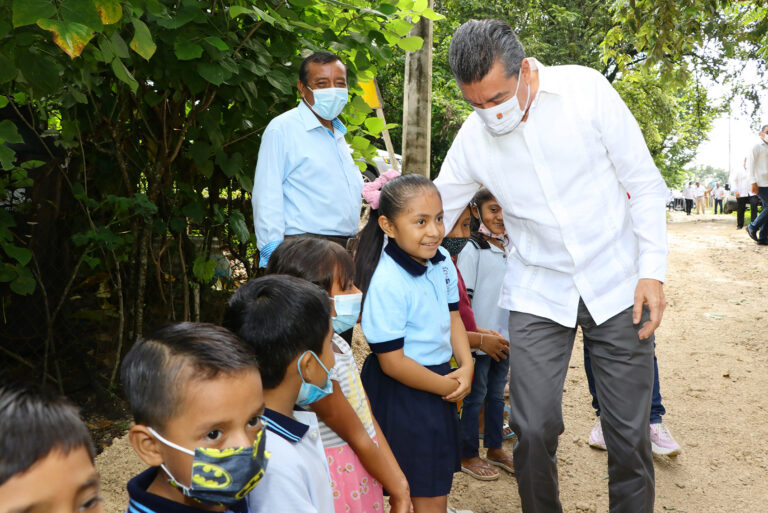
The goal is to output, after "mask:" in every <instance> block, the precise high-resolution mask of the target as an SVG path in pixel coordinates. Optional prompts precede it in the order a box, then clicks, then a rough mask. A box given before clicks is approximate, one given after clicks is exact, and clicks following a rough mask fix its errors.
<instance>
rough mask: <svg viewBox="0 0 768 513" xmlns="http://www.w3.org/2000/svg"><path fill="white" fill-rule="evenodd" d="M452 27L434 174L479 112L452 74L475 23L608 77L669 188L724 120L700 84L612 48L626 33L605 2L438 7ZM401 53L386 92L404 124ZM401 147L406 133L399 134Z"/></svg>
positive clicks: (440, 34) (443, 1) (447, 3)
mask: <svg viewBox="0 0 768 513" xmlns="http://www.w3.org/2000/svg"><path fill="white" fill-rule="evenodd" d="M435 8H436V10H437V11H439V12H441V13H443V14H444V15H445V17H446V21H444V22H441V23H437V24H435V27H434V30H435V37H434V39H435V44H434V57H433V86H432V87H433V97H432V102H433V103H432V123H433V125H432V141H431V145H432V174H433V176H434V175H437V173H438V172H439V169H440V166H441V165H442V162H443V159H444V158H445V154H446V152H447V151H448V148H449V147H450V145H451V142H452V141H453V138H454V136H455V134H456V132H457V131H458V129H459V128H460V127H461V124H462V122H463V121H464V119H465V118H466V116H467V115H469V113H470V112H472V109H471V108H470V107H469V106H468V105H467V103H466V102H465V101H464V99H463V98H462V95H461V92H460V90H459V89H458V87H457V86H456V83H455V80H454V79H453V77H452V75H451V72H450V69H449V67H448V50H449V47H450V42H451V35H452V34H453V31H454V30H455V29H456V28H457V27H458V26H459V25H460V24H461V23H463V22H464V21H466V20H467V19H470V18H498V19H502V20H504V21H506V22H507V23H509V24H510V25H511V26H512V27H513V28H514V29H515V31H516V33H517V34H518V36H519V38H520V40H521V42H522V43H523V46H524V47H525V49H526V53H527V54H528V55H530V56H534V57H536V58H538V59H539V60H540V61H541V62H542V63H544V64H545V65H561V64H580V65H583V66H588V67H591V68H593V69H596V70H598V71H600V72H601V73H602V74H603V75H604V76H605V77H606V78H607V79H608V80H609V81H610V82H612V83H613V85H614V87H616V89H617V90H618V91H619V93H620V94H621V95H622V97H623V99H624V101H625V102H626V103H627V105H628V106H629V108H630V110H631V111H632V113H633V114H634V116H635V118H636V119H637V121H638V123H639V124H640V127H641V129H642V131H643V135H644V136H645V139H646V143H647V144H648V147H649V149H650V151H651V154H652V156H653V158H654V161H655V162H656V165H657V166H658V167H659V170H660V171H661V173H662V175H663V176H664V178H665V180H666V181H667V183H668V185H670V186H671V185H675V184H677V183H679V182H680V180H682V179H683V178H684V171H683V167H684V166H685V165H686V164H687V163H688V162H690V161H691V160H692V159H693V157H694V156H695V153H696V149H697V148H698V145H699V144H700V142H702V141H703V140H704V139H705V138H706V134H707V133H708V131H709V129H710V128H711V124H712V120H713V119H714V117H715V116H716V115H717V114H718V113H719V112H720V110H719V108H718V106H716V105H713V101H712V100H711V99H710V98H708V97H707V94H706V90H705V88H703V87H702V86H701V85H700V84H699V82H698V80H697V79H696V78H695V77H694V76H671V75H669V74H664V73H663V70H662V69H661V68H660V66H659V65H658V64H657V65H655V66H652V65H646V66H641V65H640V64H641V63H643V62H644V61H646V60H647V58H646V55H645V54H643V53H642V52H640V51H639V50H638V49H637V48H635V47H634V46H633V45H632V44H631V43H629V42H627V41H615V42H614V43H611V48H612V51H611V52H605V51H604V47H605V44H604V41H608V40H609V39H610V37H612V36H611V34H614V33H615V31H617V30H623V29H622V28H621V27H617V25H616V21H615V20H616V16H619V13H620V10H617V9H618V7H616V6H614V5H613V4H610V3H606V2H602V1H600V0H586V1H585V0H512V1H502V0H492V1H482V0H438V1H437V2H436V7H435ZM403 55H404V54H402V53H399V54H398V55H397V57H396V58H395V59H393V60H392V61H391V63H390V64H389V65H388V66H387V67H386V69H385V72H384V74H383V77H380V80H379V86H380V88H381V90H382V94H383V96H384V98H385V104H386V105H385V108H386V111H387V117H388V119H390V120H400V119H402V91H403V71H402V70H403V66H404V58H403ZM392 133H393V140H394V141H395V145H396V147H398V146H399V145H400V137H401V133H400V130H393V131H392Z"/></svg>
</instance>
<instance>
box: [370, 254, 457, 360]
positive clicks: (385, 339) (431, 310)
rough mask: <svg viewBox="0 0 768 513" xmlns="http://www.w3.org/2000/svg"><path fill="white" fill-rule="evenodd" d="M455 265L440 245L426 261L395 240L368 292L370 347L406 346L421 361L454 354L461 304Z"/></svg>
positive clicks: (382, 350)
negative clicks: (455, 314)
mask: <svg viewBox="0 0 768 513" xmlns="http://www.w3.org/2000/svg"><path fill="white" fill-rule="evenodd" d="M458 280H459V279H458V275H457V273H456V267H455V266H454V265H453V262H451V260H450V257H449V256H448V252H447V251H446V250H445V249H443V248H439V249H438V253H437V254H436V255H435V256H434V257H432V258H431V259H429V260H427V264H426V265H422V264H420V263H418V262H416V261H415V260H414V259H413V258H411V257H410V256H408V254H407V253H405V251H403V250H402V249H401V248H400V247H399V246H397V244H395V243H394V242H393V241H392V240H390V241H389V242H388V243H387V245H386V246H385V247H384V251H382V253H381V258H380V260H379V264H378V266H377V267H376V271H375V272H374V273H373V277H372V278H371V284H370V285H369V287H368V292H367V293H366V295H365V304H364V306H363V318H362V328H363V333H364V334H365V338H366V339H367V340H368V344H369V345H370V346H371V351H373V352H374V353H386V352H390V351H396V350H397V349H400V348H402V349H403V353H404V354H405V356H407V357H409V358H412V359H413V360H416V361H417V362H418V363H420V364H421V365H439V364H441V363H446V362H447V361H449V360H450V359H451V356H452V354H453V349H452V347H451V314H450V312H451V311H455V310H458V309H459V287H458Z"/></svg>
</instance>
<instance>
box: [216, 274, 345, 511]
mask: <svg viewBox="0 0 768 513" xmlns="http://www.w3.org/2000/svg"><path fill="white" fill-rule="evenodd" d="M224 326H225V327H227V328H229V329H231V330H232V331H234V332H235V333H237V334H238V335H239V336H240V337H241V338H242V339H243V340H244V341H245V342H246V343H247V344H248V345H249V346H251V348H252V349H253V350H254V352H255V353H256V358H257V360H258V362H259V368H260V371H261V379H262V383H263V386H264V402H265V404H266V409H265V410H264V417H265V419H266V431H267V434H268V435H269V436H268V437H267V447H266V450H267V452H268V453H270V454H271V457H270V465H269V470H268V471H267V473H266V474H265V476H264V479H263V482H262V483H261V484H259V486H257V487H256V488H255V489H254V490H253V491H252V492H251V493H250V494H249V495H248V506H249V509H250V513H261V512H270V513H272V512H277V511H291V512H302V513H315V512H318V513H326V512H330V511H333V496H332V493H331V479H330V475H329V474H328V464H327V463H326V459H325V453H324V452H323V445H322V441H321V439H320V429H319V427H318V424H317V416H316V415H315V414H314V413H312V412H310V411H304V410H303V409H301V408H299V409H298V410H297V406H296V405H299V406H309V405H311V404H313V403H314V402H316V401H319V400H320V399H322V398H323V397H326V396H328V395H329V394H330V393H331V392H332V391H333V385H332V382H331V375H330V371H329V369H331V368H332V367H333V365H334V356H333V350H332V349H331V336H332V334H333V330H332V329H331V304H330V299H329V298H328V294H327V293H326V292H325V291H324V290H322V289H321V288H320V287H318V286H317V285H314V284H312V283H309V282H308V281H305V280H301V279H299V278H294V277H293V276H282V275H279V276H278V275H274V276H264V277H262V278H259V279H256V280H251V281H249V282H247V283H245V284H244V285H243V286H241V287H240V288H239V289H237V291H235V293H234V294H233V295H232V298H231V299H230V300H229V304H228V305H227V309H226V311H225V313H224Z"/></svg>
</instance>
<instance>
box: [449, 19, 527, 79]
mask: <svg viewBox="0 0 768 513" xmlns="http://www.w3.org/2000/svg"><path fill="white" fill-rule="evenodd" d="M524 58H525V50H523V45H521V44H520V40H518V39H517V35H516V34H515V31H514V30H512V27H510V26H509V25H508V24H507V23H505V22H503V21H501V20H494V19H487V20H469V21H467V22H465V23H463V24H462V25H461V26H460V27H459V28H458V29H456V32H455V33H454V34H453V39H452V41H451V48H450V50H449V53H448V62H449V63H450V65H451V72H452V73H453V76H454V77H456V81H458V82H459V83H460V84H471V83H472V82H477V81H478V80H481V79H482V78H483V77H484V76H485V75H487V74H488V72H489V71H490V70H491V67H492V66H493V65H494V63H495V62H496V61H497V60H501V62H502V63H503V64H504V68H505V69H506V72H507V77H511V76H512V75H517V74H518V73H519V72H520V63H521V62H522V60H523V59H524Z"/></svg>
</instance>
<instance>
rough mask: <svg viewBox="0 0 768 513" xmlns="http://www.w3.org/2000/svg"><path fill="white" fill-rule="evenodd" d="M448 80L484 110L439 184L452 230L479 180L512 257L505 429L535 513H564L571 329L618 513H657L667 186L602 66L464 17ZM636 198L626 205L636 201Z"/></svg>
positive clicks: (506, 302) (471, 122) (524, 496)
mask: <svg viewBox="0 0 768 513" xmlns="http://www.w3.org/2000/svg"><path fill="white" fill-rule="evenodd" d="M449 60H450V66H451V71H452V72H453V75H454V77H455V78H456V81H457V83H458V85H459V88H460V89H461V91H462V93H463V95H464V98H465V99H466V101H467V102H468V103H469V104H470V105H471V106H472V107H473V108H474V109H475V112H474V113H472V114H470V115H469V117H468V118H467V119H466V121H465V122H464V124H463V125H462V127H461V129H460V130H459V133H458V134H457V136H456V138H455V140H454V141H453V144H452V146H451V148H450V150H449V151H448V154H447V156H446V159H445V162H444V163H443V166H442V169H441V171H440V175H439V176H438V178H437V179H436V180H435V183H436V185H437V187H438V189H439V190H440V193H441V195H442V199H443V207H444V209H445V224H446V226H451V225H452V224H453V223H454V222H455V220H456V218H457V217H458V216H459V215H460V214H461V212H462V211H463V210H464V208H465V207H466V205H467V203H468V202H469V200H470V199H471V198H472V196H473V194H474V193H475V192H477V191H478V190H479V189H480V187H481V184H482V186H485V187H487V188H488V189H489V190H490V191H491V192H492V193H493V195H494V196H495V197H496V199H497V200H498V202H499V204H500V205H501V207H502V209H503V217H504V225H505V226H506V228H507V234H508V236H509V239H510V242H511V244H512V247H514V251H512V252H510V254H509V256H508V257H507V267H506V273H505V276H504V280H503V282H502V286H501V293H500V299H499V306H500V307H502V308H504V309H506V310H509V311H510V314H509V343H510V348H509V349H510V353H509V361H510V368H511V378H510V387H509V390H510V408H511V414H510V420H511V422H510V427H512V429H513V430H514V431H515V432H516V433H518V435H519V437H520V438H519V440H518V442H517V443H516V444H515V448H514V461H515V471H516V474H517V483H518V492H519V494H520V498H521V505H522V510H523V512H525V513H531V512H536V513H544V512H547V513H549V512H551V513H560V512H562V505H561V503H560V499H559V490H558V477H557V457H556V454H557V445H558V437H559V435H560V434H562V432H563V430H564V425H563V418H562V396H563V385H564V381H565V376H566V372H567V370H568V364H569V361H570V356H571V351H572V349H573V343H574V338H575V335H576V329H577V326H581V329H582V333H583V336H584V343H585V344H586V345H587V346H588V347H589V350H590V353H591V356H592V367H593V370H594V374H595V381H596V387H597V395H598V397H599V399H600V404H601V408H602V411H601V420H602V426H603V431H604V435H605V440H606V446H607V448H608V474H609V484H608V486H609V491H610V511H611V513H639V512H644V513H651V512H653V504H654V469H653V459H652V456H651V443H650V425H649V422H648V419H649V414H650V406H651V387H652V381H653V341H654V336H653V332H654V331H655V329H656V328H657V327H658V326H659V324H660V323H661V317H662V313H663V311H664V307H665V306H666V301H665V299H664V291H663V282H664V280H665V275H666V261H667V235H666V212H665V209H664V205H665V201H666V197H667V187H666V185H665V184H664V180H663V179H662V177H661V174H660V173H659V171H658V169H657V168H656V166H655V165H654V163H653V159H652V158H651V155H650V153H649V151H648V148H647V146H646V144H645V141H644V139H643V135H642V133H641V131H640V127H639V126H638V124H637V122H636V121H635V119H634V118H633V117H632V114H631V113H630V111H629V109H628V108H627V106H626V105H625V104H624V102H623V101H622V100H621V97H620V96H619V95H618V93H617V92H616V90H615V89H613V87H611V85H610V83H608V81H607V80H606V79H605V77H603V76H602V75H601V74H600V73H599V72H597V71H595V70H592V69H589V68H586V67H582V66H552V67H545V66H543V65H542V64H541V63H539V62H538V61H537V60H536V59H533V58H528V59H526V58H525V52H524V50H523V47H522V46H521V44H520V42H519V41H518V39H517V36H516V35H515V33H514V31H513V30H512V29H511V28H510V26H509V25H508V24H507V23H505V22H503V21H499V20H469V21H467V22H466V23H464V24H463V25H461V26H460V27H459V28H458V29H457V30H456V32H455V33H454V35H453V38H452V41H451V46H450V51H449ZM628 194H629V197H628Z"/></svg>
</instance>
